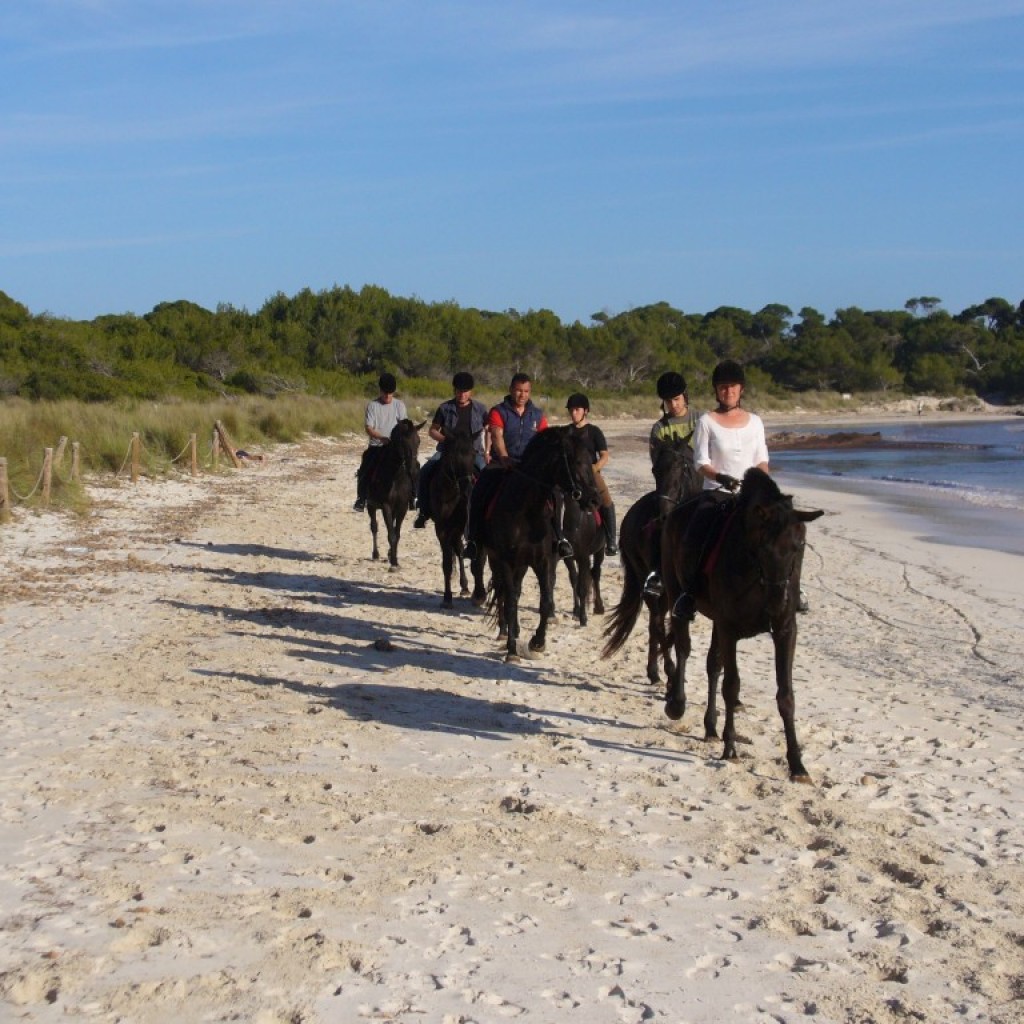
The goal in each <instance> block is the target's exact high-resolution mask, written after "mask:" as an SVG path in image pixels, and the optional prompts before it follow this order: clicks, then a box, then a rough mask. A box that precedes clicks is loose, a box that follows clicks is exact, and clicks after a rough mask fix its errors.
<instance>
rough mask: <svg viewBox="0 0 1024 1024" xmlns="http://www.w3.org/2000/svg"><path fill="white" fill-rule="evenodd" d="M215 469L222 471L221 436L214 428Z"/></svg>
mask: <svg viewBox="0 0 1024 1024" xmlns="http://www.w3.org/2000/svg"><path fill="white" fill-rule="evenodd" d="M213 468H214V469H215V470H216V469H220V434H218V433H217V428H216V427H214V428H213Z"/></svg>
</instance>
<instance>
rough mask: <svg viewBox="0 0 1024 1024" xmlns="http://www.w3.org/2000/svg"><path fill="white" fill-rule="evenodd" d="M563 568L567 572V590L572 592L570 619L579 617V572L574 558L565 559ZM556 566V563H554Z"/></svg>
mask: <svg viewBox="0 0 1024 1024" xmlns="http://www.w3.org/2000/svg"><path fill="white" fill-rule="evenodd" d="M563 561H564V562H565V568H566V569H567V570H568V572H569V589H570V590H571V591H572V617H573V618H574V619H579V617H580V570H579V567H578V563H577V561H576V559H575V558H565V559H563ZM556 564H557V563H556Z"/></svg>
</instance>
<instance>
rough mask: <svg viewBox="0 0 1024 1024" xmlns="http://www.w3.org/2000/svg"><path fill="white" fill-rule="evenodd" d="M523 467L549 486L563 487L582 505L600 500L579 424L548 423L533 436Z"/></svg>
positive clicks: (591, 463) (597, 502) (589, 456)
mask: <svg viewBox="0 0 1024 1024" xmlns="http://www.w3.org/2000/svg"><path fill="white" fill-rule="evenodd" d="M520 468H521V469H522V471H523V472H524V473H527V474H528V475H530V476H533V477H534V478H535V479H537V480H540V481H541V482H543V483H544V484H546V485H547V486H548V487H559V488H561V489H562V491H564V492H565V494H566V495H567V496H568V497H570V498H572V500H573V501H578V502H579V503H580V507H581V508H597V506H598V505H599V504H600V501H599V498H598V493H597V483H596V481H595V480H594V464H593V459H592V456H591V454H590V452H589V450H588V449H587V446H586V445H585V444H584V443H583V440H582V438H581V437H580V436H579V432H578V431H577V430H576V428H575V427H548V429H547V430H542V431H540V432H539V433H537V434H534V436H533V437H532V438H531V439H530V443H529V444H528V445H527V446H526V451H525V452H524V453H523V461H522V463H521V466H520Z"/></svg>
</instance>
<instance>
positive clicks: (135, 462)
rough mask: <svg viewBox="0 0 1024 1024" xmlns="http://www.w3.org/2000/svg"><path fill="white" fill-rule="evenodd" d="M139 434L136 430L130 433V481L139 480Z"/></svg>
mask: <svg viewBox="0 0 1024 1024" xmlns="http://www.w3.org/2000/svg"><path fill="white" fill-rule="evenodd" d="M139 448H140V443H139V434H138V431H136V432H135V433H133V434H132V483H133V484H135V483H138V482H139Z"/></svg>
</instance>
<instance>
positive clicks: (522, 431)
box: [466, 373, 573, 558]
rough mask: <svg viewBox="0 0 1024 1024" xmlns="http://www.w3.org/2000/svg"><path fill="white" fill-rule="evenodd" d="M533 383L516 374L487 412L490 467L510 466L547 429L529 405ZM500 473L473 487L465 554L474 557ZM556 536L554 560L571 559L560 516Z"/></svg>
mask: <svg viewBox="0 0 1024 1024" xmlns="http://www.w3.org/2000/svg"><path fill="white" fill-rule="evenodd" d="M532 392H533V382H532V381H531V380H530V377H529V375H528V374H525V373H516V374H514V375H513V377H512V380H511V382H510V383H509V386H508V394H507V395H506V396H505V397H504V398H503V399H502V400H501V401H500V402H499V403H498V404H497V405H496V406H494V407H493V408H492V409H491V412H490V415H489V416H488V419H487V427H488V430H489V432H490V435H491V465H495V464H497V465H498V466H499V467H501V468H508V467H509V466H514V465H515V464H516V463H517V462H518V461H519V460H520V459H521V458H522V457H523V452H525V451H526V446H527V445H528V444H529V443H530V441H531V439H532V438H533V436H534V434H536V433H538V431H541V430H547V427H548V420H547V417H546V416H545V415H544V411H543V410H542V409H540V408H538V407H537V406H536V405H534V404H533V400H532V399H531V398H530V395H531V393H532ZM499 480H500V474H498V473H490V474H489V473H487V472H484V473H482V474H481V475H480V479H479V480H477V482H476V486H474V488H473V496H472V498H471V500H470V503H469V527H468V529H467V531H466V532H467V535H468V540H467V546H466V554H467V555H469V556H470V557H474V556H475V554H476V550H477V539H478V538H479V536H480V526H481V525H482V522H483V516H484V512H485V511H486V509H487V505H488V503H489V502H490V499H491V497H492V495H493V494H494V491H495V488H496V487H497V484H498V482H499ZM556 523H557V526H556V530H555V532H556V535H557V536H558V557H559V558H572V554H573V551H572V545H571V544H570V543H569V542H568V541H567V540H566V539H565V538H564V537H562V536H561V516H557V517H556Z"/></svg>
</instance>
